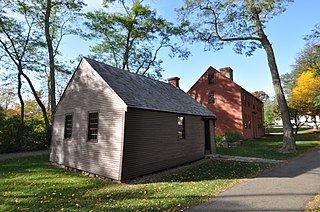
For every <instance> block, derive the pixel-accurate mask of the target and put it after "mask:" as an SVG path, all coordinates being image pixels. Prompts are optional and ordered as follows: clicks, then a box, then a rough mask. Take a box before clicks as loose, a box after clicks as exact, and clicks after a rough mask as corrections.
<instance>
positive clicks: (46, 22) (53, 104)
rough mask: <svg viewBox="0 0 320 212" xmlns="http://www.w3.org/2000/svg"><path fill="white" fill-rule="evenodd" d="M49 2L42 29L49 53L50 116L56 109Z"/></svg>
mask: <svg viewBox="0 0 320 212" xmlns="http://www.w3.org/2000/svg"><path fill="white" fill-rule="evenodd" d="M51 8H52V4H51V0H47V4H46V13H45V19H44V29H45V36H46V41H47V47H48V53H49V64H50V77H49V80H50V87H51V94H50V96H51V108H50V109H51V114H53V111H54V109H55V107H56V80H55V70H54V52H53V46H52V38H51V35H50V13H51Z"/></svg>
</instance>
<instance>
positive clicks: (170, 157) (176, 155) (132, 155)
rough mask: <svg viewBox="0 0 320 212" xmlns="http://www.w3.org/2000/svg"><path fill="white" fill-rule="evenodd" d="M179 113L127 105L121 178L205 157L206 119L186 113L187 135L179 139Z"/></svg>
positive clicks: (124, 178) (128, 177)
mask: <svg viewBox="0 0 320 212" xmlns="http://www.w3.org/2000/svg"><path fill="white" fill-rule="evenodd" d="M177 116H178V115H177V114H174V113H166V112H158V111H151V110H141V109H134V108H128V112H127V114H126V122H125V142H124V154H123V168H122V174H123V176H122V180H126V179H130V178H133V177H137V176H141V175H144V174H148V173H152V172H155V171H159V170H162V169H166V168H170V167H174V166H177V165H181V164H184V163H187V162H191V161H194V160H197V159H200V158H202V157H204V141H205V138H204V122H203V120H202V118H201V117H200V116H190V115H183V116H185V117H186V121H185V124H186V139H184V140H178V139H177Z"/></svg>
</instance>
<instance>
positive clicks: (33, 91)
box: [21, 72, 51, 135]
mask: <svg viewBox="0 0 320 212" xmlns="http://www.w3.org/2000/svg"><path fill="white" fill-rule="evenodd" d="M21 75H22V76H23V77H24V78H25V79H26V80H27V82H28V84H29V86H30V88H31V91H32V94H33V96H34V98H35V99H36V101H37V103H38V105H39V106H40V108H41V111H42V114H43V118H44V122H45V125H46V129H47V133H48V135H50V130H51V128H50V122H49V119H48V113H47V110H46V107H45V106H44V104H43V103H42V101H41V99H40V98H39V96H38V94H37V92H36V90H35V88H34V86H33V84H32V82H31V80H30V78H29V77H28V76H27V75H26V74H25V73H23V72H21Z"/></svg>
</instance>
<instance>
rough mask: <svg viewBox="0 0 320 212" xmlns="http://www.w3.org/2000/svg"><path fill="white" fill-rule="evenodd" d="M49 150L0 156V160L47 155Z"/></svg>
mask: <svg viewBox="0 0 320 212" xmlns="http://www.w3.org/2000/svg"><path fill="white" fill-rule="evenodd" d="M49 153H50V150H40V151H31V152H18V153H6V154H0V160H6V159H15V158H23V157H29V156H36V155H49Z"/></svg>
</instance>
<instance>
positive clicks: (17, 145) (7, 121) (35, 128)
mask: <svg viewBox="0 0 320 212" xmlns="http://www.w3.org/2000/svg"><path fill="white" fill-rule="evenodd" d="M46 136H47V134H46V128H45V124H44V120H43V118H42V117H41V116H40V117H38V118H37V117H29V118H27V119H26V120H25V122H24V124H23V125H21V120H20V117H18V116H9V115H6V114H5V113H4V112H0V153H10V152H20V151H30V150H39V149H46V148H48V147H49V141H47V137H46Z"/></svg>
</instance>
